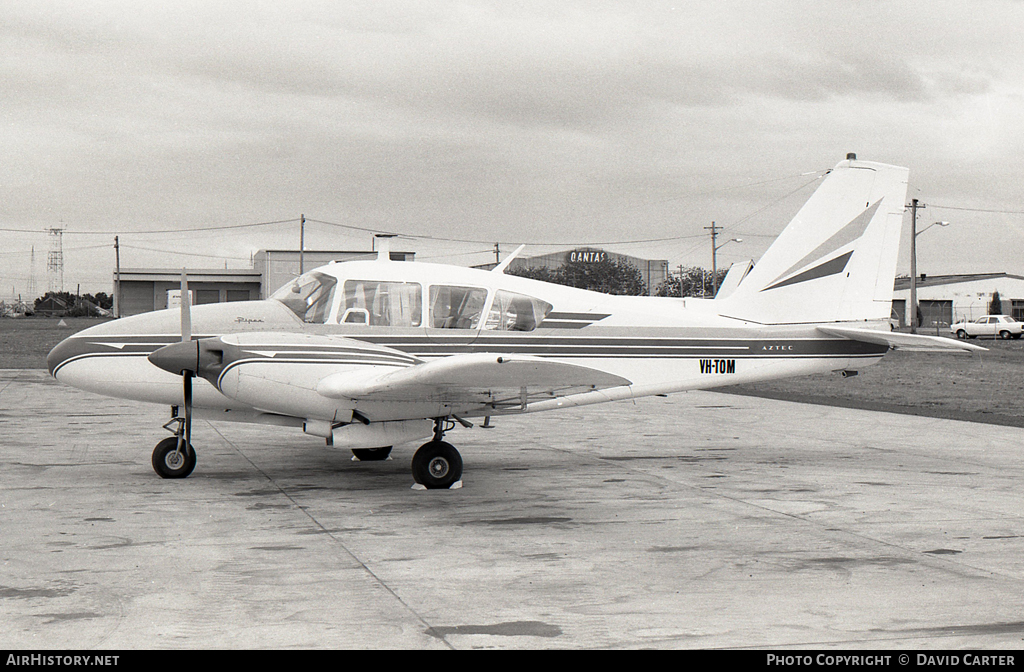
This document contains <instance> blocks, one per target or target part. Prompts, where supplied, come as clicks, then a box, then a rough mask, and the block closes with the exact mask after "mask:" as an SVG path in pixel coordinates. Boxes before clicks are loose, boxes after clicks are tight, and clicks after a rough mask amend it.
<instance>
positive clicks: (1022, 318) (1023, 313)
mask: <svg viewBox="0 0 1024 672" xmlns="http://www.w3.org/2000/svg"><path fill="white" fill-rule="evenodd" d="M1010 305H1011V308H1010V310H1011V311H1013V312H1012V313H1011V317H1013V319H1015V320H1017V321H1018V322H1024V299H1011V300H1010Z"/></svg>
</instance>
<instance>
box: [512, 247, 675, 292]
mask: <svg viewBox="0 0 1024 672" xmlns="http://www.w3.org/2000/svg"><path fill="white" fill-rule="evenodd" d="M605 260H608V261H619V262H626V263H628V264H630V265H631V266H633V268H635V269H637V270H638V271H640V275H642V276H643V280H644V284H646V285H647V293H648V294H651V295H653V294H654V291H655V290H656V289H657V288H658V285H660V284H661V283H663V282H665V280H666V279H667V278H668V261H667V260H665V259H641V258H639V257H631V256H629V255H628V254H619V253H617V252H607V251H605V250H602V249H599V248H596V247H579V248H576V249H573V250H564V251H562V252H552V253H550V254H543V255H540V256H537V257H517V258H515V259H513V260H512V263H511V264H509V270H516V269H528V268H549V269H551V270H557V269H558V268H561V267H562V266H563V265H564V264H566V263H567V262H569V261H573V262H581V263H590V262H598V261H605Z"/></svg>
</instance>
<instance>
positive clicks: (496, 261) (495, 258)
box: [494, 243, 501, 264]
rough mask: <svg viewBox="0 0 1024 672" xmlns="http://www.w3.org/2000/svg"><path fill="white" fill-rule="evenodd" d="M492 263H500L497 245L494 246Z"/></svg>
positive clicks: (499, 251)
mask: <svg viewBox="0 0 1024 672" xmlns="http://www.w3.org/2000/svg"><path fill="white" fill-rule="evenodd" d="M494 263H496V264H500V263H501V249H500V248H499V247H498V243H495V244H494Z"/></svg>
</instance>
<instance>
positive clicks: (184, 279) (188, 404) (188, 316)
mask: <svg viewBox="0 0 1024 672" xmlns="http://www.w3.org/2000/svg"><path fill="white" fill-rule="evenodd" d="M181 342H182V343H187V344H188V345H191V344H192V296H191V295H190V294H189V292H188V273H186V271H185V269H184V268H183V269H181ZM198 369H199V344H198V343H196V368H195V369H182V371H181V379H182V381H183V383H182V384H183V386H184V389H183V390H182V397H183V400H184V402H185V430H184V432H182V434H179V435H178V452H179V453H182V454H188V451H190V450H191V449H192V378H193V377H194V376H195V375H196V370H198ZM182 438H184V441H185V445H184V449H183V446H182V443H181V442H182Z"/></svg>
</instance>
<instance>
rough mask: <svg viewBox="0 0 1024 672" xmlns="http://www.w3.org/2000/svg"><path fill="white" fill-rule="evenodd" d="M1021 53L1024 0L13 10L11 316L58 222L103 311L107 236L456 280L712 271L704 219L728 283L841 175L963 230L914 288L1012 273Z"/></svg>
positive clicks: (6, 26) (1017, 262) (950, 233)
mask: <svg viewBox="0 0 1024 672" xmlns="http://www.w3.org/2000/svg"><path fill="white" fill-rule="evenodd" d="M1022 35H1024V2H1021V1H1020V0H1012V1H1011V0H991V1H984V0H970V1H968V0H964V1H963V2H937V1H935V0H928V1H926V2H924V1H922V2H898V1H895V0H887V1H880V0H879V1H871V2H856V1H848V2H842V3H830V2H821V0H815V1H808V2H802V1H795V0H785V1H781V0H780V1H778V2H771V1H765V2H760V1H758V2H755V1H753V0H745V1H742V2H714V3H692V2H676V3H672V2H654V1H652V2H643V1H638V0H623V1H621V2H618V1H607V2H602V1H599V0H587V1H582V2H568V1H566V0H559V1H558V2H550V1H538V2H514V1H512V0H496V1H494V2H441V1H432V0H426V1H422V2H416V1H413V0H401V1H400V2H387V1H383V0H368V1H366V2H358V1H352V0H347V1H345V2H295V1H294V0H289V2H266V3H254V2H237V3H236V2H220V1H215V2H210V1H209V0H205V1H203V2H182V1H179V2H173V3H139V2H134V1H132V2H129V1H125V2H116V1H113V0H111V1H102V2H89V1H84V0H74V1H73V2H44V1H37V0H33V1H32V2H27V1H26V2H16V1H12V2H4V3H0V86H2V93H3V97H2V104H0V124H2V129H0V156H2V160H3V164H2V167H0V228H2V229H3V231H0V236H2V240H3V245H2V246H0V297H9V296H10V295H11V294H12V293H17V292H27V290H28V282H29V278H30V275H32V272H31V263H30V250H31V248H32V246H35V272H34V277H35V287H36V292H35V293H36V295H40V294H42V293H43V292H45V291H46V289H47V285H48V278H47V253H48V252H49V250H50V246H51V239H50V237H49V236H48V235H47V233H46V231H47V230H48V229H50V228H52V227H62V228H64V229H65V230H66V232H65V234H64V237H63V246H64V257H65V279H64V284H65V289H68V290H70V291H74V290H75V287H76V286H77V285H78V284H81V287H82V291H83V292H96V291H106V292H108V293H109V292H110V291H111V287H112V280H111V276H112V270H113V266H114V250H113V237H114V235H115V234H117V235H119V236H120V242H121V245H122V248H121V264H122V266H123V267H139V266H158V267H169V268H181V267H182V266H186V265H187V266H189V267H195V268H209V267H214V268H223V267H224V265H225V263H226V264H227V265H228V267H230V268H243V267H248V266H249V260H250V256H251V254H252V253H253V252H255V251H256V250H257V249H260V248H282V247H287V248H293V249H294V248H296V247H297V245H298V235H299V227H298V218H299V216H300V214H305V216H306V217H307V218H310V219H313V220H317V221H318V222H330V223H332V224H336V225H344V226H347V227H356V228H355V229H347V228H343V226H331V225H327V224H323V223H311V224H308V225H307V231H306V245H307V248H310V249H334V250H341V249H368V248H369V247H370V240H371V234H370V233H369V232H368V231H370V230H379V231H385V232H395V233H400V234H406V235H409V236H414V237H412V238H406V239H402V240H400V241H398V242H397V243H395V247H398V248H401V249H405V250H411V251H414V252H416V253H417V258H418V259H429V260H431V261H450V262H452V263H458V264H463V265H469V264H474V263H483V262H486V261H490V260H493V258H494V253H493V243H494V242H500V243H501V250H502V253H503V254H504V253H505V252H509V251H511V250H512V249H513V248H514V247H515V246H516V245H518V244H519V243H527V244H528V248H527V250H526V252H525V254H528V255H529V254H543V253H547V252H551V251H554V250H556V249H568V248H570V247H573V246H576V245H587V244H591V245H599V246H603V247H605V248H606V249H609V250H614V251H619V252H623V253H626V254H633V255H636V256H640V257H645V258H655V259H668V260H669V262H670V263H671V265H672V266H673V267H675V266H677V265H679V264H683V265H687V266H690V265H700V266H705V267H710V263H711V253H710V240H709V239H708V237H707V236H706V231H704V227H705V226H709V225H710V223H711V222H712V221H715V222H716V223H717V224H718V225H720V226H724V227H725V233H724V234H723V235H725V236H726V237H727V238H732V237H739V238H743V242H742V243H731V244H729V245H727V246H726V247H724V248H723V249H722V250H720V252H719V263H720V265H727V264H728V263H731V262H733V261H737V260H740V259H746V258H753V259H755V260H756V259H757V257H758V256H760V255H761V254H762V253H763V252H764V250H765V249H766V247H767V246H768V244H769V243H770V242H771V240H772V237H773V236H774V235H776V234H777V233H778V232H779V231H780V230H781V229H782V227H783V226H784V225H785V224H786V223H787V222H788V220H789V218H790V217H791V216H792V214H793V213H794V212H795V211H796V210H797V209H798V208H799V206H800V205H801V204H802V203H803V201H804V200H805V199H806V198H807V197H808V196H809V195H810V193H811V192H812V191H813V189H814V186H815V185H816V184H818V180H819V178H820V176H821V174H822V173H823V172H824V171H825V170H827V169H829V168H831V167H832V166H833V165H835V163H837V162H838V161H840V160H842V159H843V158H844V157H845V155H846V153H847V152H856V153H857V155H858V157H859V158H861V159H867V160H873V161H882V162H886V163H895V164H899V165H903V166H908V167H909V168H910V193H909V195H908V198H914V197H916V198H918V199H920V201H921V202H922V203H926V204H928V206H929V207H928V208H927V209H926V210H924V211H922V213H921V214H920V218H919V229H921V228H924V226H926V225H927V224H929V223H931V222H933V221H936V220H946V221H949V222H950V225H949V226H947V227H943V228H940V227H935V228H933V229H931V230H929V231H928V232H927V233H924V234H923V235H921V236H920V237H919V238H918V243H919V270H920V271H921V272H925V273H931V274H939V273H948V272H988V271H1008V272H1013V273H1024V255H1022V253H1024V214H1021V212H1022V211H1024V179H1022V169H1021V166H1022V162H1024V130H1022V129H1024V38H1022V37H1021V36H1022ZM938 206H945V207H944V208H940V207H938ZM954 208H955V209H954ZM986 211H999V212H986ZM273 221H285V222H286V223H283V224H277V225H268V226H251V227H250V226H244V225H249V224H258V223H261V222H273ZM907 222H908V224H907V227H906V228H907V231H909V215H908V217H907ZM200 227H238V228H230V229H221V230H219V231H200V232H191V233H189V232H188V230H189V229H195V228H200ZM19 230H28V231H30V233H21V232H19ZM168 230H170V231H172V233H151V232H153V231H168ZM364 230H365V231H364ZM174 231H180V232H174ZM908 236H909V234H908V233H907V232H906V231H905V233H904V241H903V250H902V252H901V269H900V270H901V271H903V272H907V271H908V270H909V261H908V259H909V254H908V252H907V250H908V248H909V241H908ZM445 239H454V240H445ZM666 239H668V240H666ZM633 241H651V242H633ZM197 255H202V256H197Z"/></svg>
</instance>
